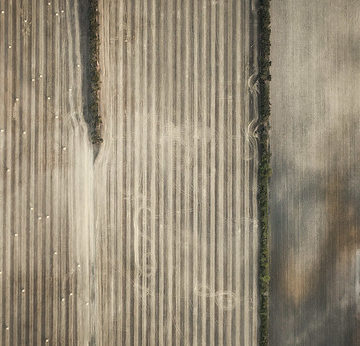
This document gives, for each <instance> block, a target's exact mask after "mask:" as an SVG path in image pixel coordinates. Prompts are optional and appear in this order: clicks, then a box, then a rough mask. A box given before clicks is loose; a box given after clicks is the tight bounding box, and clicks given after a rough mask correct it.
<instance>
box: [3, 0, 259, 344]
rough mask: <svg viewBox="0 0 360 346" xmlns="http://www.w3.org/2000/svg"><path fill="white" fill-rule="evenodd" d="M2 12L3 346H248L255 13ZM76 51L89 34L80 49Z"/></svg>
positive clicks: (29, 8) (219, 5) (181, 8)
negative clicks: (91, 122)
mask: <svg viewBox="0 0 360 346" xmlns="http://www.w3.org/2000/svg"><path fill="white" fill-rule="evenodd" d="M83 5H84V0H55V1H54V0H53V1H49V2H48V1H40V0H32V1H30V0H10V1H6V0H0V11H2V10H3V11H4V14H1V12H0V57H1V59H0V80H1V81H4V82H5V83H3V84H0V99H1V101H0V129H1V132H0V155H1V156H0V157H1V162H0V225H1V232H0V237H1V239H0V272H1V273H0V294H1V299H0V319H1V323H0V344H1V345H43V344H44V345H46V344H50V345H68V344H69V345H87V344H90V345H95V344H96V345H119V344H121V345H138V344H149V345H190V344H193V345H256V344H257V338H258V336H257V333H258V313H257V308H258V296H257V267H258V262H257V258H258V253H257V249H258V228H257V201H256V194H257V139H256V119H257V84H256V72H257V70H256V69H257V66H256V63H255V62H256V44H257V43H256V39H255V38H256V29H255V28H256V25H255V24H256V23H255V16H256V8H255V5H254V4H253V3H250V2H248V1H237V0H231V1H226V2H224V1H208V0H196V1H190V0H185V1H181V2H180V1H175V0H146V1H142V0H135V1H134V0H114V1H106V0H101V1H100V6H99V13H100V32H101V59H100V66H101V79H102V89H101V115H102V117H103V122H104V134H103V137H104V144H103V146H102V147H101V148H100V151H99V152H98V153H97V155H94V148H93V147H92V145H91V144H90V142H89V138H88V133H87V132H88V131H87V125H86V123H85V121H84V119H85V118H86V106H85V105H86V95H85V94H84V92H83V91H84V90H86V78H85V77H84V76H85V73H84V71H85V62H86V60H85V58H86V54H85V53H84V52H85V51H86V44H84V34H83V33H84V30H85V27H84V24H85V22H84V17H83V14H84V12H83V11H84V7H83ZM85 39H86V37H85Z"/></svg>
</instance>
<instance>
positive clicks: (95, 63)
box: [88, 0, 103, 144]
mask: <svg viewBox="0 0 360 346" xmlns="http://www.w3.org/2000/svg"><path fill="white" fill-rule="evenodd" d="M88 21H89V27H88V42H89V47H88V54H89V63H88V85H89V93H88V95H89V106H88V107H89V108H88V112H89V117H88V118H89V123H88V125H89V130H90V139H91V142H92V143H93V144H100V143H102V142H103V139H102V137H101V124H102V120H101V117H100V112H99V108H100V107H99V103H100V68H99V48H100V47H99V46H100V33H99V1H98V0H89V7H88Z"/></svg>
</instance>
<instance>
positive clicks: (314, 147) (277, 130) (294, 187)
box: [270, 0, 360, 346]
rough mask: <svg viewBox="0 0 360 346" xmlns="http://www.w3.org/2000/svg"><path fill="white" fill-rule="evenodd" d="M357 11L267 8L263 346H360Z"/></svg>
mask: <svg viewBox="0 0 360 346" xmlns="http://www.w3.org/2000/svg"><path fill="white" fill-rule="evenodd" d="M359 18H360V5H359V3H358V2H357V1H352V0H347V1H340V0H324V1H318V2H314V1H309V0H306V1H280V0H273V1H272V38H271V40H272V62H273V64H272V83H271V103H272V118H271V125H272V130H271V151H272V171H273V174H272V178H271V197H270V210H271V290H270V345H274V346H275V345H346V346H347V345H359V343H360V332H359V331H360V328H359V327H360V314H359V312H360V296H359V294H360V281H359V280H360V258H359V249H360V236H359V227H360V225H359V221H360V220H359V213H358V210H359V207H360V194H359V191H360V190H359V186H360V178H359V177H360V176H359V169H360V162H359V153H360V149H359V146H358V144H357V142H358V140H359V138H360V134H359V130H360V122H359V112H360V98H359V91H360V88H359V78H360V64H359V59H358V57H359V54H360V48H359V45H358V40H359V32H358V28H359V24H360V21H359Z"/></svg>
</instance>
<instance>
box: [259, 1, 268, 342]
mask: <svg viewBox="0 0 360 346" xmlns="http://www.w3.org/2000/svg"><path fill="white" fill-rule="evenodd" d="M258 19H259V55H258V57H259V58H258V59H259V86H260V95H259V103H260V107H259V127H258V135H259V166H258V206H259V223H260V244H259V274H258V275H259V277H258V286H259V297H260V298H259V300H260V301H259V316H260V327H259V345H261V346H263V345H268V336H269V283H270V274H269V264H270V254H269V179H270V175H271V168H270V156H271V153H270V145H269V129H270V125H269V117H270V108H271V107H270V80H271V75H270V65H271V61H270V33H271V29H270V0H259V8H258Z"/></svg>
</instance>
